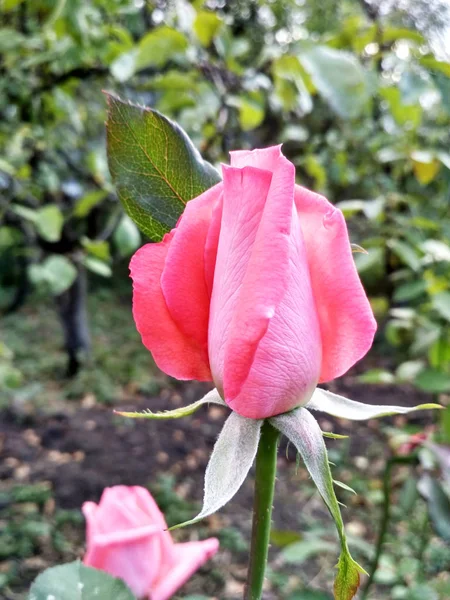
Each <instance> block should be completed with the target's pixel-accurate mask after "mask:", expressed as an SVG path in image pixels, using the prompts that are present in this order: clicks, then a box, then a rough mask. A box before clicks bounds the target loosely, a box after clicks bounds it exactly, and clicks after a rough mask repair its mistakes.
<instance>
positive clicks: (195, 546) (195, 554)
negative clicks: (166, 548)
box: [150, 538, 219, 600]
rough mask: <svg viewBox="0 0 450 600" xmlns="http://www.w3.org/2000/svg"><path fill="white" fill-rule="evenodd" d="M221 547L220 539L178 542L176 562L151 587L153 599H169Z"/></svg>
mask: <svg viewBox="0 0 450 600" xmlns="http://www.w3.org/2000/svg"><path fill="white" fill-rule="evenodd" d="M218 549H219V541H218V540H217V539H216V538H210V539H207V540H204V541H202V542H186V543H184V544H176V546H175V555H174V563H173V565H172V567H171V568H170V569H169V570H168V571H166V572H165V573H164V574H163V575H162V577H161V579H160V580H159V581H158V582H157V583H156V584H155V585H154V586H152V588H151V591H150V599H151V600H169V598H171V597H172V596H173V594H175V592H176V591H177V590H178V589H179V588H180V587H181V586H182V585H183V584H184V583H186V581H187V580H188V579H189V578H190V577H191V576H192V575H193V574H194V573H195V572H196V571H198V569H199V568H200V567H201V566H202V565H203V564H204V563H205V562H206V561H207V560H208V559H210V558H211V557H212V556H214V554H215V553H216V552H217V550H218Z"/></svg>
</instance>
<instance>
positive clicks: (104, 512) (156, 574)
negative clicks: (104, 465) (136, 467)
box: [82, 486, 219, 600]
mask: <svg viewBox="0 0 450 600" xmlns="http://www.w3.org/2000/svg"><path fill="white" fill-rule="evenodd" d="M82 510H83V513H84V516H85V518H86V524H87V532H86V533H87V552H86V555H85V557H84V564H86V565H88V566H90V567H94V568H96V569H101V570H102V571H106V572H107V573H110V574H111V575H114V576H115V577H119V578H121V579H123V580H124V581H125V583H126V584H127V585H128V587H129V588H130V589H131V591H132V592H133V593H134V594H135V596H136V597H137V598H148V599H150V600H167V599H168V598H171V597H172V595H173V594H174V593H175V592H176V591H177V590H178V588H180V587H181V586H182V585H183V584H184V583H185V582H186V581H187V580H188V579H189V578H190V577H191V576H192V575H193V574H194V573H195V571H197V570H198V569H199V568H200V567H201V566H202V565H203V563H205V562H206V561H207V560H208V559H209V558H211V557H212V556H213V555H214V554H215V553H216V552H217V550H218V548H219V542H218V540H217V539H216V538H210V539H207V540H205V541H202V542H187V543H183V544H176V543H174V541H173V540H172V536H171V535H170V533H169V532H168V531H166V529H167V525H166V522H165V520H164V516H163V514H162V513H161V511H160V510H159V508H158V506H157V505H156V503H155V501H154V500H153V498H152V497H151V495H150V493H149V492H148V491H147V490H146V489H145V488H142V487H125V486H115V487H112V488H106V489H105V490H104V492H103V494H102V497H101V499H100V503H99V504H95V503H94V502H85V503H84V504H83V508H82Z"/></svg>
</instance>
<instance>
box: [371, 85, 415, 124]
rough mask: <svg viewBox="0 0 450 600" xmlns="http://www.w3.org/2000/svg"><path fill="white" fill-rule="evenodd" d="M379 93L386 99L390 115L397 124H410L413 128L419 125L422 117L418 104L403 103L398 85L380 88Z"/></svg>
mask: <svg viewBox="0 0 450 600" xmlns="http://www.w3.org/2000/svg"><path fill="white" fill-rule="evenodd" d="M380 95H381V97H382V98H384V99H385V100H387V102H388V104H389V108H390V109H391V113H392V116H393V117H394V119H395V120H396V122H397V123H398V124H399V125H410V126H411V127H412V128H413V129H415V128H417V127H418V126H419V125H420V121H421V119H422V108H421V106H420V104H404V103H403V102H402V95H401V92H400V89H399V88H398V87H385V88H381V89H380Z"/></svg>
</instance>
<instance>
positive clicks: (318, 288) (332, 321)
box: [295, 186, 376, 382]
mask: <svg viewBox="0 0 450 600" xmlns="http://www.w3.org/2000/svg"><path fill="white" fill-rule="evenodd" d="M295 202H296V205H297V210H298V213H299V219H300V224H301V227H302V231H303V237H304V239H305V244H306V251H307V255H308V263H309V270H310V273H311V282H312V287H313V293H314V299H315V303H316V307H317V312H318V315H319V321H320V329H321V335H322V347H323V356H322V369H321V372H320V382H324V381H330V380H331V379H334V378H335V377H339V376H340V375H342V374H344V373H345V372H346V371H348V369H349V368H350V367H351V366H353V365H354V364H355V362H356V361H358V360H359V359H360V358H362V357H363V356H364V355H365V354H366V353H367V351H368V350H369V348H370V347H371V345H372V341H373V337H374V335H375V331H376V321H375V318H374V316H373V312H372V309H371V307H370V304H369V301H368V299H367V296H366V294H365V292H364V289H363V287H362V285H361V281H360V279H359V276H358V273H357V271H356V267H355V264H354V260H353V256H352V251H351V247H350V243H349V238H348V233H347V226H346V223H345V219H344V216H343V214H342V212H341V211H340V210H338V209H337V208H335V207H334V206H333V205H332V204H330V203H329V202H328V200H327V199H326V198H324V197H323V196H319V195H318V194H314V193H313V192H310V191H309V190H307V189H306V188H303V187H300V186H296V190H295Z"/></svg>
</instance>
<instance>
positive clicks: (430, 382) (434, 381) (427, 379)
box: [414, 369, 450, 394]
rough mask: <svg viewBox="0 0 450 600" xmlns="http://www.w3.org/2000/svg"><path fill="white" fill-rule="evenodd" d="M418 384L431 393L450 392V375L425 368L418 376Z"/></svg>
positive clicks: (416, 381)
mask: <svg viewBox="0 0 450 600" xmlns="http://www.w3.org/2000/svg"><path fill="white" fill-rule="evenodd" d="M414 383H415V384H416V386H417V387H418V388H419V389H421V390H423V391H424V392H429V393H431V394H445V393H446V392H450V375H449V374H448V373H443V372H442V371H438V370H434V369H425V370H424V371H422V372H421V373H419V375H418V376H417V378H416V380H415V382H414Z"/></svg>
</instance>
